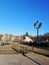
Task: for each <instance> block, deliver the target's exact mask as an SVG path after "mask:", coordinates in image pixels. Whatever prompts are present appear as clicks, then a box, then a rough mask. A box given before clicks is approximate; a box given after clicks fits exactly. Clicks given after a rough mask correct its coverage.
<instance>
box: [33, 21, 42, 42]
mask: <svg viewBox="0 0 49 65" xmlns="http://www.w3.org/2000/svg"><path fill="white" fill-rule="evenodd" d="M41 25H42V23H39V22H38V21H36V22H35V23H34V27H35V28H36V29H37V41H38V40H39V37H38V35H39V31H38V30H39V28H40V27H41Z"/></svg>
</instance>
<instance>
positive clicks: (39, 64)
mask: <svg viewBox="0 0 49 65" xmlns="http://www.w3.org/2000/svg"><path fill="white" fill-rule="evenodd" d="M22 55H23V56H24V57H26V58H28V59H29V60H31V61H33V62H35V63H36V64H38V65H41V64H40V63H39V62H37V61H36V60H34V59H33V58H30V57H29V56H27V55H25V54H22Z"/></svg>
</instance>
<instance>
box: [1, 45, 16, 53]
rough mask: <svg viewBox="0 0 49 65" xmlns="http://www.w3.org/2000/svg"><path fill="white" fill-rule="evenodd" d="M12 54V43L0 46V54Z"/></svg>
mask: <svg viewBox="0 0 49 65" xmlns="http://www.w3.org/2000/svg"><path fill="white" fill-rule="evenodd" d="M10 53H11V54H12V53H16V52H15V51H14V50H13V49H12V45H4V46H0V54H10Z"/></svg>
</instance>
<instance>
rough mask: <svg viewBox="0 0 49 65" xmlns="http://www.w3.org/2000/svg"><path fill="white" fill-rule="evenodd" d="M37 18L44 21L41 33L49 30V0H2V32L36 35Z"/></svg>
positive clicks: (0, 21)
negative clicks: (35, 24)
mask: <svg viewBox="0 0 49 65" xmlns="http://www.w3.org/2000/svg"><path fill="white" fill-rule="evenodd" d="M37 20H38V21H39V23H40V22H41V23H42V27H41V28H40V30H39V33H40V34H44V33H46V32H49V0H0V34H13V35H23V34H25V33H26V32H28V33H29V34H30V35H32V36H34V35H36V29H35V28H34V26H33V24H34V22H36V21H37Z"/></svg>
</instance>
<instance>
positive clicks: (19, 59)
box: [0, 52, 49, 65]
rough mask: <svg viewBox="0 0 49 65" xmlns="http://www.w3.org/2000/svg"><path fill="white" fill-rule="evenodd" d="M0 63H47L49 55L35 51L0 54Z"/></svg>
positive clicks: (7, 64) (30, 64)
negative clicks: (23, 53) (24, 53)
mask: <svg viewBox="0 0 49 65" xmlns="http://www.w3.org/2000/svg"><path fill="white" fill-rule="evenodd" d="M0 65H49V57H46V56H43V55H39V54H36V53H33V52H32V53H28V54H26V55H25V56H23V55H22V54H13V55H12V54H0Z"/></svg>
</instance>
